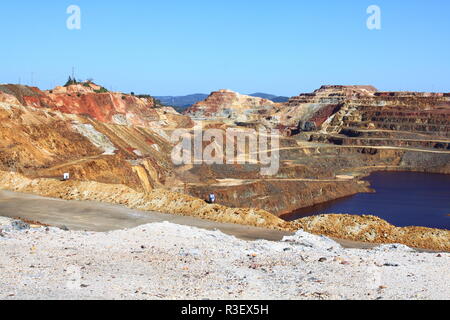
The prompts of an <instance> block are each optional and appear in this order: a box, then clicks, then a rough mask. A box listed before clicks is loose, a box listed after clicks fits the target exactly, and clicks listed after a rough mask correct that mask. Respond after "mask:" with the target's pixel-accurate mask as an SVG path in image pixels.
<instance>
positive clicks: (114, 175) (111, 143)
mask: <svg viewBox="0 0 450 320" xmlns="http://www.w3.org/2000/svg"><path fill="white" fill-rule="evenodd" d="M0 120H1V121H0V137H1V139H0V170H1V171H0V187H1V188H2V189H5V190H11V191H15V192H24V193H32V194H37V195H41V196H46V197H53V198H60V199H66V200H93V201H101V202H106V203H112V204H119V205H123V206H127V207H129V208H132V209H138V210H143V211H158V212H163V213H169V214H175V215H182V216H193V217H198V218H201V219H207V220H212V221H216V222H226V223H235V224H241V225H248V226H256V227H263V228H267V229H276V230H284V231H296V230H299V229H303V230H305V231H307V232H311V233H315V234H320V235H328V236H332V237H335V238H340V239H347V240H354V241H366V242H373V243H402V244H405V245H408V246H412V247H417V248H422V249H431V250H443V251H450V231H448V230H437V229H427V228H420V227H407V228H398V227H395V226H392V225H390V224H388V223H387V222H386V221H383V220H381V219H379V218H376V217H372V216H350V215H345V212H337V213H336V214H335V215H322V216H317V217H310V218H305V219H300V220H298V221H294V222H287V221H284V220H283V219H282V218H281V217H282V216H283V215H284V214H288V213H290V212H292V211H294V210H297V209H300V208H304V207H309V206H312V205H315V204H320V203H323V202H326V201H330V200H334V199H339V198H342V197H345V196H349V195H354V194H357V193H361V192H371V191H372V190H371V188H370V185H369V183H368V182H366V181H364V180H363V178H364V177H366V176H367V175H368V174H370V173H371V172H374V171H419V172H429V173H444V174H450V94H449V93H417V92H380V91H378V90H377V89H376V88H374V87H372V86H323V87H321V88H320V89H318V90H316V91H315V92H313V93H306V94H300V95H299V96H296V97H292V98H291V99H290V100H289V101H288V102H287V103H274V102H272V101H269V100H266V99H261V98H256V97H250V96H245V95H241V94H239V93H236V92H233V91H230V90H220V91H216V92H213V93H212V94H211V95H210V96H209V97H208V98H207V99H206V100H204V101H202V102H199V103H197V104H195V105H193V106H192V107H190V108H189V109H187V110H186V111H185V113H184V114H179V113H177V112H176V111H175V110H174V109H173V108H171V107H168V106H161V105H159V104H157V103H156V100H155V99H153V98H152V97H150V96H135V95H130V94H125V93H120V92H107V91H106V90H102V87H100V86H98V85H96V84H93V83H89V82H86V83H81V84H73V85H69V86H66V87H56V88H54V89H53V90H48V91H42V90H40V89H38V88H34V87H27V86H21V85H0ZM262 127H264V128H266V129H267V130H277V131H278V132H280V137H279V143H278V146H276V149H272V150H269V151H270V153H276V154H277V161H279V168H278V171H277V172H276V173H275V174H273V175H263V174H262V172H263V171H262V170H261V169H262V167H263V164H262V163H261V161H260V159H261V157H251V154H250V153H252V152H253V151H252V150H250V149H249V148H244V149H242V148H241V150H240V152H241V154H240V156H242V157H243V158H244V159H252V161H244V162H238V163H231V164H230V163H227V162H226V161H224V162H223V163H215V164H208V163H206V162H204V161H201V160H202V159H197V160H199V161H193V163H182V164H177V163H174V161H173V155H172V152H173V148H174V146H175V145H176V144H177V143H178V141H174V140H173V139H172V137H173V133H174V132H176V131H177V130H180V129H183V130H185V131H186V132H187V134H188V135H192V136H194V135H195V131H196V130H197V129H199V128H201V129H202V130H203V129H216V130H224V131H226V130H228V129H233V130H236V131H239V130H242V131H244V130H249V129H252V130H254V131H255V132H260V131H259V129H260V128H262ZM259 135H261V134H259ZM259 138H261V137H259ZM225 140H227V138H225ZM226 142H227V144H231V145H234V144H235V141H234V140H232V141H230V140H228V141H226ZM201 146H202V147H203V148H206V147H208V143H205V141H202V142H201ZM257 152H260V151H257ZM64 173H69V174H70V180H69V181H61V178H62V176H63V174H64ZM211 192H213V193H214V194H215V195H216V198H217V203H214V204H208V203H206V202H205V199H206V197H207V195H208V194H210V193H211ZM330 213H331V212H330ZM339 214H342V215H339Z"/></svg>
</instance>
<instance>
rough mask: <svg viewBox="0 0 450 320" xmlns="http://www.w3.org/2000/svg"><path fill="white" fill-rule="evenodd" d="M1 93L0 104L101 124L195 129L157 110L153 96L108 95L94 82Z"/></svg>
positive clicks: (184, 119) (164, 109) (169, 110)
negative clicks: (90, 120) (29, 108)
mask: <svg viewBox="0 0 450 320" xmlns="http://www.w3.org/2000/svg"><path fill="white" fill-rule="evenodd" d="M0 93H1V96H2V97H1V98H0V101H3V102H9V103H13V104H21V105H24V106H30V107H36V108H48V109H52V110H55V111H61V112H63V113H69V114H78V115H85V116H89V117H91V118H93V119H95V120H98V121H101V122H107V123H113V124H120V125H135V126H141V127H151V128H177V127H190V126H192V123H191V121H190V119H189V118H188V117H185V116H182V115H180V114H178V113H177V112H176V111H175V110H174V109H172V108H169V107H156V105H155V101H154V99H153V98H152V97H143V98H139V97H136V96H133V95H127V94H123V93H120V92H104V91H102V88H101V87H100V86H98V85H95V84H92V83H85V84H74V85H70V86H68V87H56V88H55V89H53V90H50V91H41V90H39V89H38V88H30V87H25V86H19V85H2V86H0ZM14 98H15V100H14Z"/></svg>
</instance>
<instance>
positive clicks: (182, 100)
mask: <svg viewBox="0 0 450 320" xmlns="http://www.w3.org/2000/svg"><path fill="white" fill-rule="evenodd" d="M155 98H156V99H158V100H159V101H161V103H162V104H164V105H166V106H172V107H174V108H175V109H176V110H177V111H178V112H182V111H184V110H186V109H187V108H189V107H190V106H192V105H193V104H196V103H197V102H199V101H203V100H205V99H206V98H208V95H207V94H203V93H196V94H190V95H187V96H160V97H155Z"/></svg>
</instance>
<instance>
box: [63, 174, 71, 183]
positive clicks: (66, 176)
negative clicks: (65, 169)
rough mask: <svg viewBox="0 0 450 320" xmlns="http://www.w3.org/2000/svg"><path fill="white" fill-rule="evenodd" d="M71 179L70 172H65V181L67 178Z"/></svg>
mask: <svg viewBox="0 0 450 320" xmlns="http://www.w3.org/2000/svg"><path fill="white" fill-rule="evenodd" d="M69 179H70V173H64V174H63V180H64V181H67V180H69Z"/></svg>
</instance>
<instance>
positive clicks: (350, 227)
mask: <svg viewBox="0 0 450 320" xmlns="http://www.w3.org/2000/svg"><path fill="white" fill-rule="evenodd" d="M0 187H1V188H3V189H6V190H10V191H15V192H23V193H31V194H37V195H41V196H45V197H53V198H59V199H64V200H80V201H98V202H104V203H111V204H116V205H122V206H125V207H128V208H131V209H137V210H142V211H149V212H161V213H168V214H174V215H178V216H185V217H194V218H200V219H205V220H210V221H213V222H218V223H228V224H230V223H231V224H238V225H245V226H250V227H259V228H266V229H272V230H280V231H290V232H293V231H297V230H299V229H303V230H304V231H306V232H310V233H315V234H321V235H327V236H330V237H334V238H339V239H345V240H351V241H362V242H370V243H378V244H387V243H402V244H404V245H408V246H410V247H415V248H420V249H428V250H435V251H446V252H450V231H449V230H437V229H429V228H419V227H409V228H397V227H394V226H392V225H390V224H389V223H387V222H386V221H384V220H381V219H379V218H376V217H372V216H361V217H359V216H347V215H323V216H318V217H310V218H305V219H300V220H297V221H294V222H286V221H284V220H282V219H280V218H278V217H276V216H275V215H273V214H271V213H269V212H267V211H264V210H261V209H245V208H244V209H242V208H228V207H225V206H221V205H210V204H206V203H205V202H204V201H203V200H201V199H198V198H194V197H191V196H187V195H183V194H179V193H173V192H170V191H167V190H160V189H155V190H153V191H151V192H149V193H140V192H137V191H136V190H133V189H131V188H129V187H127V186H124V185H111V184H102V183H98V182H92V181H68V182H62V181H58V180H55V179H34V180H32V179H29V178H26V177H23V176H21V175H19V174H16V173H11V172H1V171H0ZM18 215H19V216H20V213H18Z"/></svg>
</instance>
